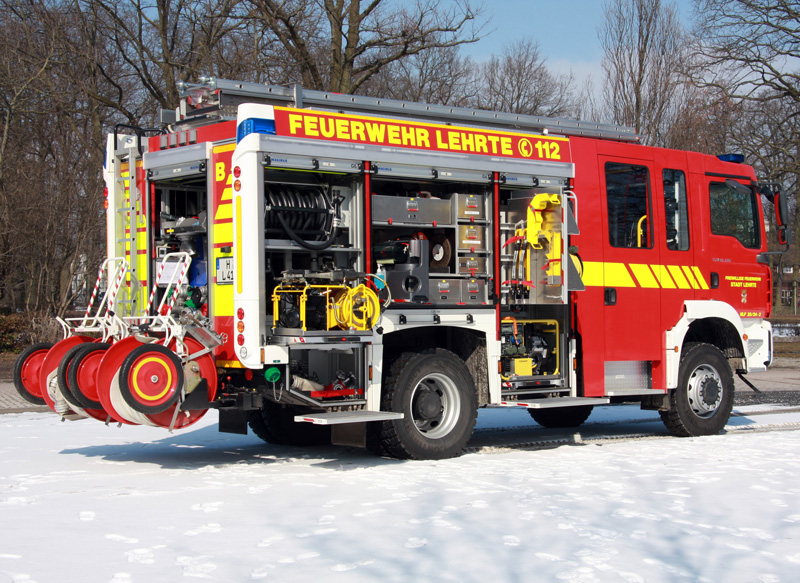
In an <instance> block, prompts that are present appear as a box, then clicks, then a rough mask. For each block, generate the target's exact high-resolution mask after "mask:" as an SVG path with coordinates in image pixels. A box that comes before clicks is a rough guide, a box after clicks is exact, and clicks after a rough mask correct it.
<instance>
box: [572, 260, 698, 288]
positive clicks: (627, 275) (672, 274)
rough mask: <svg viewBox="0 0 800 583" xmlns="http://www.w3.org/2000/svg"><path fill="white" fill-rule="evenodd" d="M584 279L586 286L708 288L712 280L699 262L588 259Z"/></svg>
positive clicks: (584, 269)
mask: <svg viewBox="0 0 800 583" xmlns="http://www.w3.org/2000/svg"><path fill="white" fill-rule="evenodd" d="M582 279H583V284H584V285H586V286H595V287H641V288H653V289H658V288H660V289H708V283H706V280H705V278H704V277H703V273H702V272H701V271H700V268H699V267H697V266H696V265H653V264H649V263H605V262H602V261H584V263H583V276H582Z"/></svg>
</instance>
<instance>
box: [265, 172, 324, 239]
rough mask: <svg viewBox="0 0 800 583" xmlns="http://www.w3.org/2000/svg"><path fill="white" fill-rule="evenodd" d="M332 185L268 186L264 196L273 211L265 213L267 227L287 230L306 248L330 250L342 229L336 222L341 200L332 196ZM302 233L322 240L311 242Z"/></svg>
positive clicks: (290, 236)
mask: <svg viewBox="0 0 800 583" xmlns="http://www.w3.org/2000/svg"><path fill="white" fill-rule="evenodd" d="M332 188H333V186H332V185H328V190H327V192H326V191H325V190H324V189H323V188H319V187H306V188H304V189H302V190H301V189H300V188H297V187H291V186H287V185H267V186H266V188H265V191H264V197H265V199H266V202H267V204H268V205H269V207H270V212H268V213H266V214H265V217H264V223H265V227H266V228H267V229H268V230H273V231H276V230H277V231H280V232H283V233H285V234H286V235H288V236H289V238H290V239H292V240H293V241H294V242H295V243H297V244H298V245H300V246H301V247H304V248H305V249H309V250H311V251H321V250H323V249H327V248H328V247H330V246H331V245H332V244H333V242H334V241H335V240H336V236H337V235H338V231H339V229H338V227H336V226H335V223H334V221H335V219H336V215H337V213H338V204H339V200H338V199H337V200H336V201H334V200H333V199H332V198H331V191H332ZM303 236H307V239H312V240H314V241H320V242H319V243H312V242H310V241H309V240H307V239H304V238H303Z"/></svg>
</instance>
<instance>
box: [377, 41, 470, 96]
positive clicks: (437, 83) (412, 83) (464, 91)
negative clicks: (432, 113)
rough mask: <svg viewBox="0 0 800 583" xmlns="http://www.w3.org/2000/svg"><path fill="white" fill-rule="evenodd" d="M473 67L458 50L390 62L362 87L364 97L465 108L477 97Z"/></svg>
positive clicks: (432, 51)
mask: <svg viewBox="0 0 800 583" xmlns="http://www.w3.org/2000/svg"><path fill="white" fill-rule="evenodd" d="M476 77H477V65H476V64H475V63H474V62H473V61H472V59H470V58H469V57H464V56H462V55H461V54H460V52H459V47H439V48H435V49H429V50H427V51H424V52H422V53H419V54H417V55H411V56H410V57H408V58H406V59H402V60H399V61H395V62H394V63H390V64H389V65H387V66H386V67H383V68H382V69H381V70H380V71H379V72H378V73H377V74H375V75H373V76H372V78H371V79H370V80H369V81H368V82H367V83H365V84H364V85H363V86H362V89H363V92H364V93H365V94H366V95H375V96H377V97H385V98H390V99H404V100H408V101H420V102H423V103H436V104H439V105H452V106H456V107H466V106H470V105H472V104H474V102H475V99H476V96H477V91H478V88H477V82H476Z"/></svg>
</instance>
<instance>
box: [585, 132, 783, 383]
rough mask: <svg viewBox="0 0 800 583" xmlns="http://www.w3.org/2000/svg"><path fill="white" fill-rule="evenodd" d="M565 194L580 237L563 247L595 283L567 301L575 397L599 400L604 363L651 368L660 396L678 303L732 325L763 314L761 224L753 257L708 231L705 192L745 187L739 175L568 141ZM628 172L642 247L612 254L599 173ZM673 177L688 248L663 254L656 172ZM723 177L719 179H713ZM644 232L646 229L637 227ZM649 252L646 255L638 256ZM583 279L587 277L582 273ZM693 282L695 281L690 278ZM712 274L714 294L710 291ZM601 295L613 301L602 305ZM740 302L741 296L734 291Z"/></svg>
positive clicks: (709, 165) (645, 152)
mask: <svg viewBox="0 0 800 583" xmlns="http://www.w3.org/2000/svg"><path fill="white" fill-rule="evenodd" d="M571 142H572V152H573V157H574V160H575V173H576V177H575V193H576V195H577V198H578V209H579V218H578V224H579V228H580V235H578V236H575V237H573V239H572V241H571V244H573V245H576V246H577V247H578V249H579V251H578V252H579V254H580V256H581V259H582V260H583V262H584V263H585V264H586V265H587V266H588V269H592V270H593V271H592V273H593V274H595V275H597V277H594V278H592V277H590V278H589V281H588V282H587V287H586V290H585V291H581V292H573V293H572V298H571V299H572V301H575V302H576V308H577V309H576V321H575V323H574V326H575V330H576V332H577V333H578V335H579V338H580V340H581V354H580V360H581V362H582V375H583V384H584V395H585V396H601V395H604V394H606V392H607V389H606V386H605V385H606V382H605V375H606V363H607V362H615V361H646V362H649V363H650V365H651V366H652V373H653V386H652V388H654V389H666V370H665V369H664V358H665V352H666V350H668V349H672V348H673V347H667V346H666V345H665V339H666V335H665V333H666V331H668V330H670V329H671V328H673V327H674V326H675V325H676V323H677V322H678V321H679V320H680V319H681V317H682V315H683V313H684V302H686V301H688V300H694V299H698V300H718V301H722V302H726V303H728V304H730V305H731V306H733V307H734V308H735V309H736V310H737V311H738V312H739V314H740V316H741V317H743V318H744V317H766V316H767V315H768V313H769V306H770V298H769V290H770V285H771V284H770V272H769V269H768V267H767V266H766V265H761V264H759V263H758V262H757V259H756V256H757V255H758V254H759V253H760V252H762V251H764V250H765V249H766V243H765V241H766V237H765V233H764V227H763V220H761V214H760V212H759V215H758V218H759V221H758V229H760V233H759V239H758V243H759V244H758V246H757V248H747V247H745V246H744V245H743V244H742V243H741V242H740V241H739V240H737V239H736V238H734V237H731V236H723V235H715V234H712V230H711V218H710V205H709V185H710V183H711V182H723V183H724V181H725V179H726V177H736V178H735V179H736V180H737V181H738V182H741V183H743V184H748V185H749V184H750V182H751V181H754V180H755V176H754V174H753V171H752V169H751V168H750V167H748V166H742V165H738V164H732V163H727V162H722V161H720V160H719V159H717V158H715V157H713V156H707V155H701V154H694V153H689V152H684V151H678V150H666V149H659V148H650V147H646V146H641V145H636V144H624V143H618V142H607V141H601V140H592V139H583V138H572V139H571ZM607 163H611V164H615V163H616V164H629V165H635V166H637V167H646V168H647V169H648V171H649V191H650V212H648V213H647V215H648V216H647V219H646V220H647V221H652V225H651V226H650V228H651V234H650V237H651V239H648V238H646V237H645V238H643V240H644V241H646V242H645V243H643V245H642V248H626V247H615V246H612V245H611V242H610V234H609V230H610V227H609V203H608V197H607V192H606V174H605V168H606V164H607ZM665 169H667V170H670V171H672V170H680V171H682V172H683V173H684V175H685V180H686V190H687V192H688V226H689V247H688V249H685V250H677V249H670V248H668V245H667V234H666V217H665V215H666V211H665V203H664V196H665V195H664V188H665V186H664V178H663V177H664V176H665V174H664V170H665ZM722 175H724V176H722ZM645 224H646V223H645ZM648 243H649V246H648ZM588 269H587V270H588ZM698 272H699V273H698ZM712 273H716V274H717V276H718V277H719V287H718V288H717V289H711V285H710V282H711V281H712ZM606 290H612V291H613V292H614V293H615V295H616V303H615V304H614V305H606V304H607V301H606V299H607V297H606V293H607V292H606ZM744 290H746V293H744V294H743V291H744Z"/></svg>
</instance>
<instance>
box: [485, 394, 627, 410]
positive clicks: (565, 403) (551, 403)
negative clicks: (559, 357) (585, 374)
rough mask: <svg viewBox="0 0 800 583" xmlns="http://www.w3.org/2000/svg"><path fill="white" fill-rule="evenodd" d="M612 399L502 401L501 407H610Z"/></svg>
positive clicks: (581, 398)
mask: <svg viewBox="0 0 800 583" xmlns="http://www.w3.org/2000/svg"><path fill="white" fill-rule="evenodd" d="M610 402H611V399H606V398H596V399H591V398H584V397H562V398H557V399H540V400H536V401H501V402H500V404H499V406H500V407H525V408H527V409H552V408H556V407H577V406H579V405H608V404H609V403H610Z"/></svg>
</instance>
